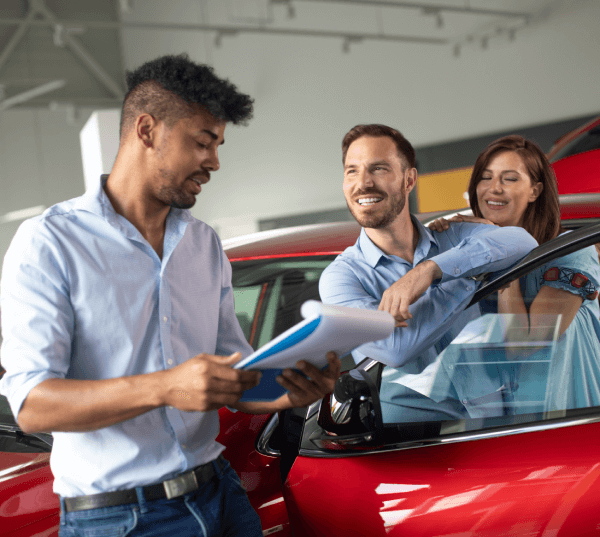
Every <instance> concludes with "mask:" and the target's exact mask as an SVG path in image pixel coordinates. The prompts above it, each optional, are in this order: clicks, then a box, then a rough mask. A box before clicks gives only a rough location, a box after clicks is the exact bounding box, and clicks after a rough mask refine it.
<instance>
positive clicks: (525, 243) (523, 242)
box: [515, 227, 539, 252]
mask: <svg viewBox="0 0 600 537" xmlns="http://www.w3.org/2000/svg"><path fill="white" fill-rule="evenodd" d="M515 232H516V240H515V244H517V245H519V246H520V247H521V248H523V250H526V251H527V252H530V251H531V250H533V249H534V248H537V247H538V246H539V244H538V241H536V240H535V239H534V238H533V236H531V235H530V234H529V232H528V231H525V229H523V228H522V227H517V228H515Z"/></svg>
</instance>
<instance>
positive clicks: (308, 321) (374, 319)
mask: <svg viewBox="0 0 600 537" xmlns="http://www.w3.org/2000/svg"><path fill="white" fill-rule="evenodd" d="M300 313H301V314H302V317H304V321H302V322H300V323H298V324H297V325H295V326H293V327H292V328H290V329H289V330H286V331H285V332H284V333H283V334H280V335H279V336H277V337H276V338H275V339H273V340H272V341H270V342H269V343H267V344H266V345H263V346H262V347H261V348H260V349H258V350H257V351H256V352H254V353H252V354H251V355H250V356H248V357H247V358H245V359H244V360H242V361H240V362H238V363H237V364H236V365H235V366H234V367H235V368H237V369H283V368H286V367H293V366H294V365H295V364H296V362H297V361H298V360H306V361H307V362H310V363H312V364H314V365H315V366H317V367H319V368H322V367H324V366H326V365H327V358H326V356H325V354H326V353H327V352H328V351H334V352H336V353H337V355H338V356H339V357H342V356H344V355H345V354H348V353H349V352H350V351H352V350H354V349H355V348H356V347H358V346H360V345H362V344H363V343H368V342H369V341H378V340H380V339H385V338H386V337H388V336H389V335H390V334H391V333H392V332H393V331H394V324H395V322H394V318H393V317H392V316H391V315H390V314H389V313H387V312H386V311H374V310H368V309H360V308H349V307H346V306H334V305H332V304H322V303H321V302H317V301H316V300H309V301H307V302H305V303H304V304H302V308H301V309H300Z"/></svg>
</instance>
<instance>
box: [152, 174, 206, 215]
mask: <svg viewBox="0 0 600 537" xmlns="http://www.w3.org/2000/svg"><path fill="white" fill-rule="evenodd" d="M158 173H159V174H160V177H161V178H162V179H166V180H167V181H165V183H166V184H163V185H161V186H160V187H159V189H158V193H157V197H158V199H159V200H160V201H162V202H163V203H164V204H165V205H168V206H169V207H173V208H174V209H191V208H192V207H193V206H194V204H195V203H196V196H194V195H193V194H190V193H187V192H185V191H184V190H183V188H184V185H185V181H184V182H183V184H182V185H181V187H179V188H178V187H176V186H174V184H175V176H174V175H173V174H172V173H171V172H170V171H168V170H165V169H160V170H158ZM186 180H187V179H186Z"/></svg>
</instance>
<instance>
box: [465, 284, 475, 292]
mask: <svg viewBox="0 0 600 537" xmlns="http://www.w3.org/2000/svg"><path fill="white" fill-rule="evenodd" d="M465 289H466V290H467V291H470V290H471V289H473V288H472V287H471V286H470V285H465Z"/></svg>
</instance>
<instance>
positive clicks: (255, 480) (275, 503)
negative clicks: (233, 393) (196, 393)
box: [217, 408, 292, 537]
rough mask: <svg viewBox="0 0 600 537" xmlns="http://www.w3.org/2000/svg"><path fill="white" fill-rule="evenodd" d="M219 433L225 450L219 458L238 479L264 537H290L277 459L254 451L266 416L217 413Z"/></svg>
mask: <svg viewBox="0 0 600 537" xmlns="http://www.w3.org/2000/svg"><path fill="white" fill-rule="evenodd" d="M219 418H220V423H221V432H220V434H219V436H218V437H217V441H218V442H221V443H222V444H224V445H225V446H226V449H225V451H224V452H223V456H224V457H225V458H226V459H227V460H228V461H229V462H230V464H231V466H232V468H233V469H234V470H235V471H236V472H237V474H238V475H239V476H240V480H241V481H242V485H243V486H244V488H245V489H246V492H247V493H248V498H249V499H250V503H251V504H252V507H254V509H256V512H257V513H258V514H259V516H260V519H261V522H262V527H263V531H270V533H268V534H267V535H276V536H277V537H291V535H292V533H291V529H290V525H289V517H288V514H287V508H286V506H285V502H284V500H283V493H282V490H281V474H280V472H279V458H278V457H269V456H267V455H263V454H262V453H259V452H258V451H257V450H256V445H255V443H256V438H257V437H258V435H259V433H260V432H261V430H262V429H263V428H264V426H265V425H266V422H267V421H268V419H269V418H270V415H269V414H259V415H249V414H244V413H243V412H231V411H230V410H228V409H226V408H222V409H220V410H219Z"/></svg>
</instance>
